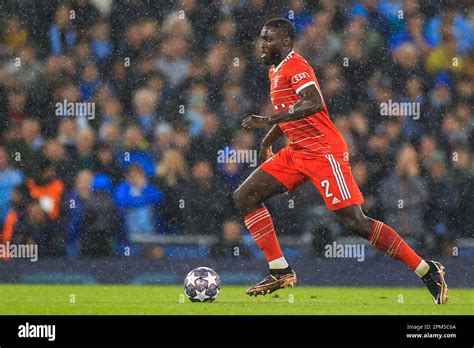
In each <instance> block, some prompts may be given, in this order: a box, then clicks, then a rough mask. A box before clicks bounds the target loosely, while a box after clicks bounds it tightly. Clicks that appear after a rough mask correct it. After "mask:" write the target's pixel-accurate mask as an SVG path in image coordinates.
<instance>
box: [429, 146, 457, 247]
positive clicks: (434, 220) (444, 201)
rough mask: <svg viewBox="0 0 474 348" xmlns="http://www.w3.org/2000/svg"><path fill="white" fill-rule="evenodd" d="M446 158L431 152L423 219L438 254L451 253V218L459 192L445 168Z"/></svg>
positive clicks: (452, 232) (452, 234) (455, 212)
mask: <svg viewBox="0 0 474 348" xmlns="http://www.w3.org/2000/svg"><path fill="white" fill-rule="evenodd" d="M445 162H446V158H445V156H443V155H439V154H436V153H435V154H433V155H432V157H431V159H430V163H429V176H428V185H427V188H428V193H429V195H428V197H427V198H428V200H427V202H426V208H425V221H426V225H427V228H428V230H429V231H430V232H431V235H428V236H429V237H431V238H432V240H433V244H434V245H433V248H434V249H435V250H433V251H434V252H437V253H439V254H445V255H448V256H450V255H452V250H453V249H452V247H453V240H454V237H455V235H454V226H453V223H452V221H453V219H454V217H455V214H458V211H457V207H458V202H459V194H458V192H457V189H456V187H454V185H453V182H452V180H451V178H450V176H449V175H448V172H447V170H446V164H445Z"/></svg>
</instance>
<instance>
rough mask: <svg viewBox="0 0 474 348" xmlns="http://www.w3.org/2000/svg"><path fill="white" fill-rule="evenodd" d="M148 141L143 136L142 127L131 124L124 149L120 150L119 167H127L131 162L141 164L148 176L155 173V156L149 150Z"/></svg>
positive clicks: (127, 131) (126, 133)
mask: <svg viewBox="0 0 474 348" xmlns="http://www.w3.org/2000/svg"><path fill="white" fill-rule="evenodd" d="M147 147H148V143H147V141H146V140H145V138H144V137H143V133H142V132H141V130H140V128H138V127H136V126H131V127H129V128H127V130H126V131H125V136H124V144H123V150H122V151H120V152H119V154H118V157H117V163H118V165H119V167H120V168H121V169H122V170H123V169H127V168H128V167H129V166H130V165H131V164H139V165H140V166H141V167H142V168H143V170H144V172H145V174H146V176H147V177H149V178H151V177H152V176H153V175H154V174H155V164H154V163H153V158H152V157H151V155H150V153H149V152H148V151H147Z"/></svg>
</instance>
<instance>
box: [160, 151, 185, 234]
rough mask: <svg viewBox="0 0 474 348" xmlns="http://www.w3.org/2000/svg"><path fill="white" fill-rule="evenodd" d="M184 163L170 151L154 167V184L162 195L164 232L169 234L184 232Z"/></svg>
mask: <svg viewBox="0 0 474 348" xmlns="http://www.w3.org/2000/svg"><path fill="white" fill-rule="evenodd" d="M188 175H189V174H188V168H187V164H186V161H185V159H184V157H183V155H181V154H180V153H179V152H178V151H176V150H173V149H170V150H167V151H166V152H165V153H164V154H163V158H162V160H161V161H160V163H158V165H157V167H156V176H155V184H156V186H157V187H159V188H160V190H161V191H162V192H163V195H164V202H163V204H162V212H163V218H164V220H165V223H166V230H167V231H168V232H171V233H184V232H185V223H186V219H185V214H184V212H185V210H184V208H185V206H186V202H185V201H184V197H185V193H186V192H185V189H186V187H187V182H188Z"/></svg>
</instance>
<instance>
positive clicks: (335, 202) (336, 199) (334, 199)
mask: <svg viewBox="0 0 474 348" xmlns="http://www.w3.org/2000/svg"><path fill="white" fill-rule="evenodd" d="M340 202H341V201H340V200H339V199H338V198H337V197H334V198H333V199H332V202H331V203H332V204H337V203H340Z"/></svg>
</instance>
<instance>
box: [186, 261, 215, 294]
mask: <svg viewBox="0 0 474 348" xmlns="http://www.w3.org/2000/svg"><path fill="white" fill-rule="evenodd" d="M220 292H221V278H220V277H219V275H218V274H217V273H216V272H215V271H214V270H212V269H210V268H208V267H198V268H195V269H193V270H192V271H191V272H189V273H188V275H187V276H186V278H185V279H184V293H185V294H186V296H187V297H188V298H189V299H190V300H191V301H192V302H212V301H215V300H216V298H217V296H219V293H220Z"/></svg>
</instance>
